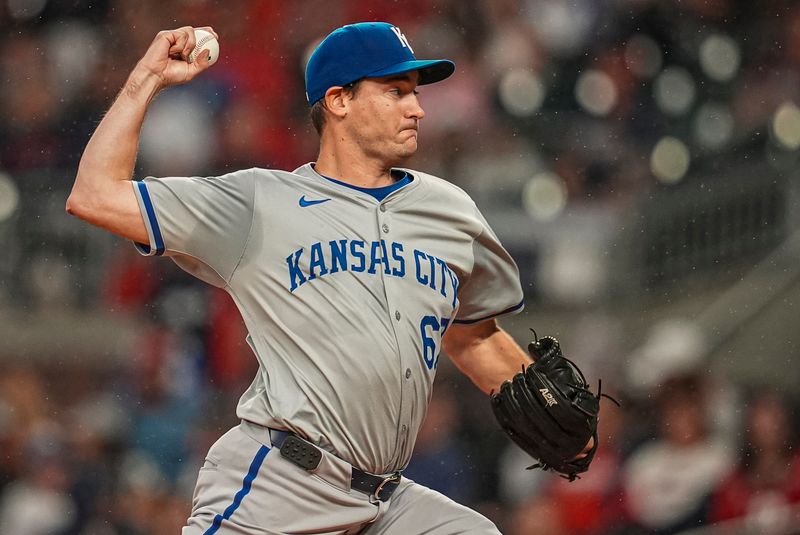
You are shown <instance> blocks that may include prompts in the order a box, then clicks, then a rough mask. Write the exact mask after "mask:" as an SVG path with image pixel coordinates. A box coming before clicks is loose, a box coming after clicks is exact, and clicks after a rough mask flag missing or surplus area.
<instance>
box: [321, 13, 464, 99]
mask: <svg viewBox="0 0 800 535" xmlns="http://www.w3.org/2000/svg"><path fill="white" fill-rule="evenodd" d="M455 68H456V66H455V64H454V63H453V62H452V61H450V60H447V59H433V60H418V59H417V58H416V57H415V56H414V49H412V48H411V44H410V43H409V42H408V39H406V36H405V35H404V34H403V32H402V31H400V28H398V27H397V26H394V25H392V24H389V23H387V22H359V23H357V24H349V25H347V26H343V27H341V28H338V29H336V30H334V31H333V32H331V33H330V34H329V35H328V36H327V37H326V38H325V39H323V40H322V42H321V43H320V44H319V45H318V46H317V48H316V50H314V52H313V53H312V54H311V58H310V59H309V60H308V65H307V66H306V98H307V99H308V103H309V104H310V105H313V104H314V103H315V102H317V101H318V100H319V99H321V98H322V97H324V96H325V92H326V91H327V90H328V89H330V88H331V87H337V86H338V87H342V86H345V85H347V84H349V83H352V82H355V81H357V80H361V79H362V78H379V77H382V76H391V75H393V74H400V73H404V72H410V71H419V75H420V76H419V85H424V84H432V83H434V82H438V81H441V80H444V79H445V78H447V77H448V76H450V75H451V74H453V72H454V71H455Z"/></svg>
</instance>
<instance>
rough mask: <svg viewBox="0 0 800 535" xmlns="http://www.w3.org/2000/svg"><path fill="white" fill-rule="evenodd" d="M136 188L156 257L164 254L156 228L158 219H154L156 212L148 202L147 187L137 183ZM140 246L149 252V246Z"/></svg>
mask: <svg viewBox="0 0 800 535" xmlns="http://www.w3.org/2000/svg"><path fill="white" fill-rule="evenodd" d="M136 187H138V188H139V194H140V195H141V196H142V202H143V203H144V209H145V212H147V220H148V222H149V223H150V228H151V229H152V231H153V242H154V243H153V245H155V246H156V256H160V255H163V254H164V238H163V237H162V236H161V228H160V227H159V226H158V219H156V212H155V210H153V201H151V200H150V192H149V191H147V186H146V185H145V183H144V182H137V183H136ZM140 245H142V249H143V250H145V247H146V252H147V253H149V252H150V247H149V246H144V245H143V244H140Z"/></svg>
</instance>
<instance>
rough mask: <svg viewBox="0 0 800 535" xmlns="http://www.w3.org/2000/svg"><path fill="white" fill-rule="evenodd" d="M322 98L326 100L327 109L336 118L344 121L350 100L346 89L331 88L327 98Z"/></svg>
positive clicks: (327, 92) (326, 94)
mask: <svg viewBox="0 0 800 535" xmlns="http://www.w3.org/2000/svg"><path fill="white" fill-rule="evenodd" d="M322 98H323V99H325V107H326V108H328V111H329V112H331V113H332V114H333V115H334V116H336V117H338V118H340V119H343V118H344V117H345V116H346V115H347V110H348V104H349V100H350V99H349V98H348V94H347V92H346V91H344V88H342V87H340V86H333V87H330V88H328V90H327V91H325V96H324V97H322Z"/></svg>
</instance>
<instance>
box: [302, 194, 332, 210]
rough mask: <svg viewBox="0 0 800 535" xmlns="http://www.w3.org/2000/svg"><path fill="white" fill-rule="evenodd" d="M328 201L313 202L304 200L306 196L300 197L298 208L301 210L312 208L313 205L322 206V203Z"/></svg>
mask: <svg viewBox="0 0 800 535" xmlns="http://www.w3.org/2000/svg"><path fill="white" fill-rule="evenodd" d="M329 200H330V199H319V200H316V201H315V200H308V199H306V196H305V195H303V196H302V197H300V206H301V207H302V208H306V207H308V206H314V205H315V204H322V203H324V202H328V201H329Z"/></svg>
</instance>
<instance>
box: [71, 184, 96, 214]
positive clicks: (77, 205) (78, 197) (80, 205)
mask: <svg viewBox="0 0 800 535" xmlns="http://www.w3.org/2000/svg"><path fill="white" fill-rule="evenodd" d="M65 209H66V211H67V213H68V214H69V215H73V216H75V217H77V218H79V219H83V220H88V219H90V215H91V211H92V203H91V200H90V198H89V196H88V195H86V194H85V193H83V192H82V191H81V190H80V189H78V188H73V189H72V192H71V193H70V194H69V197H67V204H66V207H65Z"/></svg>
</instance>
